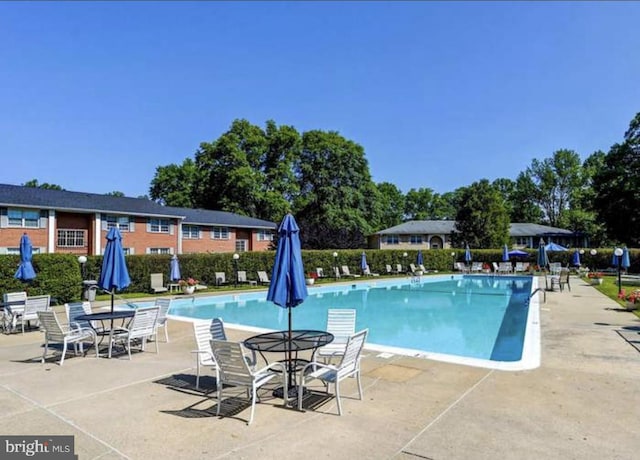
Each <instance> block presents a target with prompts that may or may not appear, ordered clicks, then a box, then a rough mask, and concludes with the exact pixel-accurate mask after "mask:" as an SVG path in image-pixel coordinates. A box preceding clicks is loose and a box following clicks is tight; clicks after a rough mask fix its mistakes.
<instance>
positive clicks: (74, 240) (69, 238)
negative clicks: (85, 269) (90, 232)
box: [58, 229, 86, 248]
mask: <svg viewBox="0 0 640 460" xmlns="http://www.w3.org/2000/svg"><path fill="white" fill-rule="evenodd" d="M85 238H86V233H85V231H84V230H64V229H58V247H61V248H83V247H85Z"/></svg>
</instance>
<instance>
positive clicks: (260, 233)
mask: <svg viewBox="0 0 640 460" xmlns="http://www.w3.org/2000/svg"><path fill="white" fill-rule="evenodd" d="M112 227H117V228H118V229H119V230H120V232H121V233H122V245H123V247H124V249H125V252H126V253H127V254H186V253H205V252H245V251H264V250H267V249H268V248H269V246H270V244H271V241H272V239H273V235H274V232H275V230H276V227H277V225H276V224H275V223H274V222H268V221H265V220H260V219H254V218H251V217H246V216H241V215H239V214H234V213H230V212H222V211H210V210H204V209H188V208H175V207H169V206H162V205H159V204H157V203H155V202H153V201H150V200H147V199H143V198H129V197H116V196H110V195H98V194H94V193H83V192H69V191H61V190H48V189H41V188H34V187H23V186H17V185H8V184H0V254H19V252H20V251H19V243H20V237H21V236H22V234H23V233H27V234H28V235H29V237H30V239H31V242H32V244H33V250H34V253H40V254H43V253H70V254H77V255H100V254H102V253H103V251H104V246H105V244H106V235H107V231H108V230H109V229H110V228H112Z"/></svg>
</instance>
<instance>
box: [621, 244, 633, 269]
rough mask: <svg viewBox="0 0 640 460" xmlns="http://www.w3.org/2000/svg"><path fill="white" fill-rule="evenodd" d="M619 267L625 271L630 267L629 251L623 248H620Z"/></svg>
mask: <svg viewBox="0 0 640 460" xmlns="http://www.w3.org/2000/svg"><path fill="white" fill-rule="evenodd" d="M620 266H621V267H622V268H624V269H625V270H626V269H627V268H629V267H630V266H631V261H630V260H629V249H628V248H627V247H626V246H625V247H624V248H622V262H621V263H620Z"/></svg>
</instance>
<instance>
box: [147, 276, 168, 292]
mask: <svg viewBox="0 0 640 460" xmlns="http://www.w3.org/2000/svg"><path fill="white" fill-rule="evenodd" d="M149 276H150V279H151V290H152V291H153V293H154V294H157V293H159V292H167V291H168V290H169V288H168V287H166V286H165V285H164V276H163V275H162V273H151V275H149Z"/></svg>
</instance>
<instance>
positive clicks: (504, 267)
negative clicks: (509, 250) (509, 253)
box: [500, 262, 513, 272]
mask: <svg viewBox="0 0 640 460" xmlns="http://www.w3.org/2000/svg"><path fill="white" fill-rule="evenodd" d="M500 270H501V271H503V272H508V271H511V270H513V265H511V262H500Z"/></svg>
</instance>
